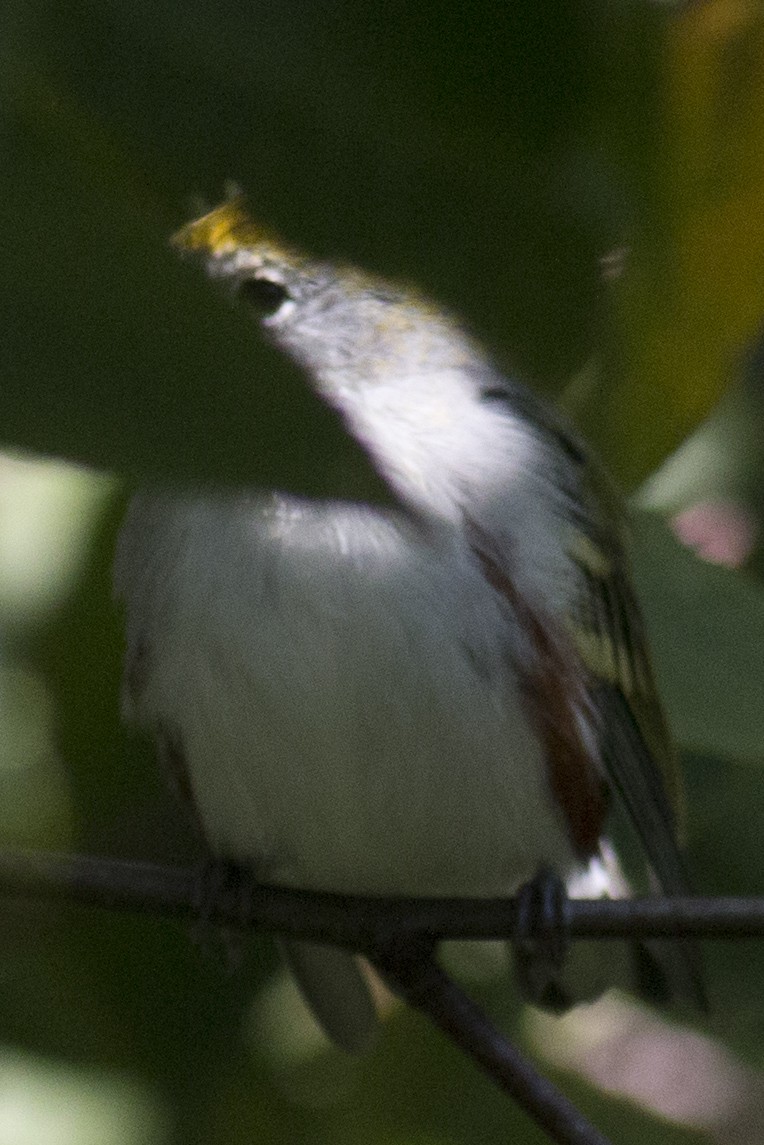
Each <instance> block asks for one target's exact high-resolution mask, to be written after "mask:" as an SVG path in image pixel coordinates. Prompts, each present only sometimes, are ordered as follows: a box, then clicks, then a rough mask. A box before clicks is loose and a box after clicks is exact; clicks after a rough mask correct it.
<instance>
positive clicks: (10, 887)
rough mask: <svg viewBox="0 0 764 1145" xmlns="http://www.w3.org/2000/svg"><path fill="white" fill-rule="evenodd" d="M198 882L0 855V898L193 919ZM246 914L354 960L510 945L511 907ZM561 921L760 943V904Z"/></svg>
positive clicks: (624, 903) (162, 872)
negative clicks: (416, 949) (442, 944)
mask: <svg viewBox="0 0 764 1145" xmlns="http://www.w3.org/2000/svg"><path fill="white" fill-rule="evenodd" d="M199 877H200V872H199V869H198V868H195V867H190V868H189V867H168V866H160V865H157V864H154V863H144V862H135V861H124V860H119V859H102V858H93V857H90V856H81V855H59V854H47V853H46V854H41V853H39V852H14V853H7V852H6V853H3V852H0V896H4V897H14V898H19V897H20V898H27V899H38V900H40V899H42V900H50V899H66V900H67V901H69V902H79V903H82V904H88V905H92V906H100V907H104V908H106V909H110V910H123V911H132V912H137V913H142V914H155V915H164V916H173V917H186V918H189V917H192V916H193V915H194V913H195V911H196V910H197V905H196V904H197V903H198V894H197V890H198V885H199ZM246 913H247V923H248V924H249V925H251V926H254V927H259V928H261V929H263V930H268V931H274V932H275V933H278V934H281V935H284V936H286V937H288V938H298V939H299V938H303V939H307V940H312V941H314V942H329V943H334V944H336V945H338V946H345V947H348V948H350V949H353V950H363V951H375V950H380V949H385V948H386V947H387V946H388V945H389V942H390V939H391V937H392V936H393V935H394V936H395V937H396V939H397V940H399V941H403V940H404V939H408V940H411V941H414V940H416V939H421V938H422V937H423V936H425V937H427V938H429V939H433V940H436V941H441V940H447V939H458V940H463V939H477V940H480V939H499V940H500V939H511V938H512V937H513V934H514V925H515V918H516V911H515V905H514V901H513V899H511V898H508V899H449V898H435V899H432V898H373V897H372V898H369V897H364V896H361V895H335V894H325V893H322V892H317V891H294V890H289V889H286V888H284V887H273V886H265V885H261V884H255V883H253V884H252V885H251V887H248V888H247V912H246ZM565 913H566V916H567V929H568V931H569V934H570V936H571V938H604V939H614V938H673V937H676V938H689V937H695V938H755V937H764V898H732V897H730V898H720V897H700V896H683V897H673V898H637V899H622V900H617V901H616V900H610V899H595V900H589V899H570V900H568V902H567V904H566V908H565ZM212 916H213V921H216V922H220V923H229V924H233V925H237V924H238V925H241V924H242V900H241V894H240V893H237V891H236V887H235V886H232V887H230V888H228V889H227V890H225V891H224V893H222V894H221V896H220V898H219V899H218V900H217V901H216V902H215V904H214V908H213V911H212Z"/></svg>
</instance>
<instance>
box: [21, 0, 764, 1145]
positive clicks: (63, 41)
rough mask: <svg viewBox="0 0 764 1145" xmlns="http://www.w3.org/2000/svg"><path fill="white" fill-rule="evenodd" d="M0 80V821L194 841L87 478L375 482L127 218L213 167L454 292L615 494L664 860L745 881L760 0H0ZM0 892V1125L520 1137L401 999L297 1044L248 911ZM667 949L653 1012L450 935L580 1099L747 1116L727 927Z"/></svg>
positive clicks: (754, 715) (760, 458) (763, 609)
mask: <svg viewBox="0 0 764 1145" xmlns="http://www.w3.org/2000/svg"><path fill="white" fill-rule="evenodd" d="M0 97H1V98H0V234H2V240H1V241H0V252H1V255H0V314H2V318H3V323H2V326H3V332H2V337H0V439H1V440H2V443H4V445H5V448H6V450H7V453H6V454H5V455H4V456H3V457H2V458H1V459H0V637H1V638H2V640H1V643H0V721H1V722H0V832H1V834H0V838H1V839H2V843H3V845H7V846H16V845H19V844H23V845H27V846H33V847H40V848H53V847H71V848H74V849H77V850H83V851H90V852H102V853H109V854H118V855H124V856H141V857H158V858H165V859H169V860H178V861H183V860H185V859H187V858H189V857H191V856H193V855H194V854H196V851H195V844H194V842H193V840H192V839H191V837H190V834H189V832H188V830H187V829H186V827H185V824H184V823H183V820H182V816H181V814H180V813H179V811H178V810H177V809H176V808H175V806H174V804H173V802H172V800H171V798H170V797H169V796H168V795H167V794H166V793H165V791H164V789H163V787H162V783H161V781H160V779H159V777H158V775H157V774H156V769H155V767H154V764H153V760H152V757H151V752H150V750H149V748H148V747H147V746H146V745H145V744H142V743H140V742H138V741H136V740H135V739H134V738H132V737H129V736H128V735H126V733H124V732H123V731H122V730H121V728H120V726H119V721H118V690H119V673H120V666H119V665H120V657H121V624H120V617H119V615H118V613H117V610H116V609H115V607H114V605H113V604H112V601H111V589H110V562H111V552H112V546H113V541H114V534H115V530H116V528H117V524H118V520H119V515H120V513H121V507H122V503H123V499H124V491H123V484H122V483H127V484H130V485H136V484H140V483H141V481H146V480H151V479H157V478H160V479H161V478H164V479H166V480H183V479H185V480H201V479H214V480H218V481H229V482H230V481H240V480H249V481H252V482H260V483H267V484H275V485H278V486H280V487H283V488H293V489H299V490H301V491H305V492H308V493H316V494H320V493H326V492H331V493H333V494H337V495H344V496H353V495H356V496H358V495H364V496H379V495H380V491H379V488H378V486H377V484H376V482H375V479H374V476H373V474H371V473H370V472H369V470H368V468H367V466H366V464H365V462H364V460H363V458H361V457H359V455H358V453H357V452H356V451H355V449H354V448H353V447H352V444H351V443H348V442H347V441H346V440H345V438H344V437H343V436H342V434H341V432H340V431H339V427H338V426H337V424H336V422H335V420H334V419H333V417H332V415H331V414H330V413H329V412H328V411H327V410H325V409H324V408H323V407H321V406H320V405H319V403H318V401H317V399H315V398H314V397H313V396H312V394H311V393H310V391H309V390H308V388H307V387H306V386H305V385H304V384H303V380H302V378H301V377H300V376H299V375H298V374H297V373H296V372H295V371H294V370H292V369H291V368H290V367H289V366H288V365H287V364H286V363H284V362H282V361H281V360H280V359H279V358H278V357H277V356H276V355H275V354H274V353H273V352H272V351H270V350H268V349H267V348H266V347H265V346H264V345H262V344H261V343H260V342H259V341H258V338H257V333H256V331H255V329H254V327H253V326H252V325H250V324H249V323H246V322H242V321H241V315H240V314H239V313H237V312H235V311H233V310H231V309H230V308H229V307H228V306H227V304H226V303H225V301H224V300H223V299H221V298H219V297H218V296H217V294H216V293H215V292H214V291H213V290H211V289H209V288H208V285H207V283H205V282H204V281H203V280H202V277H201V276H200V275H197V274H195V273H192V272H191V271H190V270H189V269H188V268H187V267H185V266H182V265H180V264H178V263H177V261H176V260H175V258H174V257H173V255H172V254H171V252H170V251H169V249H168V246H167V238H168V235H169V233H170V232H171V231H172V229H173V228H174V227H175V226H177V225H178V224H179V223H181V222H183V221H185V220H186V219H187V218H188V217H189V216H190V215H192V214H193V213H194V212H195V210H196V205H195V204H196V202H197V201H198V200H199V199H203V200H206V201H207V202H209V203H210V204H211V203H214V202H215V201H217V200H218V199H219V198H220V197H221V195H222V188H223V185H224V182H225V181H226V180H229V179H234V180H236V181H238V182H239V183H240V184H241V185H242V186H243V187H244V188H245V189H246V190H247V191H248V193H249V195H250V199H251V202H252V204H253V206H254V208H255V210H256V211H257V213H258V214H259V215H260V216H261V217H262V218H263V219H264V220H265V221H267V222H269V223H271V224H272V225H275V226H276V227H277V228H278V229H279V230H281V232H282V233H283V234H284V235H286V236H288V238H289V239H290V240H291V241H293V242H295V243H299V244H302V245H303V246H305V247H306V248H308V249H310V250H313V251H316V252H319V253H322V254H326V255H329V256H332V257H342V258H347V259H350V260H351V261H353V262H356V263H359V264H361V265H363V266H365V267H368V268H371V269H375V270H378V271H381V272H382V273H384V274H387V275H391V276H397V277H402V278H404V279H408V280H412V281H415V282H417V283H419V284H420V285H422V286H423V287H424V288H425V289H426V290H427V291H429V292H430V293H432V294H433V295H434V296H435V297H437V298H439V299H441V300H442V301H444V302H446V303H448V304H449V305H451V306H452V307H453V308H454V309H455V310H456V311H457V312H458V313H460V314H462V315H463V316H464V318H465V320H466V321H467V322H468V323H469V324H470V326H471V327H472V328H473V329H474V331H475V332H476V333H477V334H478V335H479V336H480V337H481V338H483V339H484V340H485V342H486V343H487V345H488V346H489V347H490V349H491V351H492V352H493V353H494V355H495V356H496V358H497V359H498V360H499V361H500V362H502V363H503V364H504V365H506V367H507V368H508V369H512V370H514V371H515V372H517V373H519V374H520V375H521V376H523V377H524V378H526V379H527V380H528V381H529V382H531V383H532V384H534V385H536V386H538V387H540V388H541V389H543V390H545V391H546V392H547V393H549V394H550V395H554V396H557V397H558V398H559V399H560V400H561V401H562V402H563V403H564V404H565V405H566V406H567V408H568V409H569V411H570V412H571V414H572V415H573V416H574V417H575V418H576V419H577V420H578V422H579V424H580V425H581V426H582V428H583V430H584V432H585V433H586V434H587V435H588V436H589V438H590V439H591V440H592V441H593V442H594V443H595V444H596V446H597V448H598V449H599V450H600V452H601V453H602V454H603V455H604V456H605V458H606V460H607V461H608V463H609V464H610V466H611V467H612V469H613V471H614V472H615V474H616V475H617V477H618V478H619V479H620V481H621V482H622V483H623V485H624V488H625V489H627V490H628V491H629V492H632V493H634V494H635V501H636V503H637V504H638V505H639V506H640V510H639V512H638V514H637V517H636V523H635V524H636V527H635V534H636V536H635V569H636V574H637V579H638V586H639V589H640V592H641V595H642V597H643V600H644V605H645V610H646V613H647V618H648V623H649V626H650V630H651V636H652V640H653V644H654V648H655V655H656V666H657V669H658V674H659V677H660V682H661V686H662V688H663V692H664V695H665V697H666V702H667V706H668V709H669V714H670V717H671V720H672V723H673V726H674V728H675V731H676V735H677V738H678V741H679V743H680V745H681V747H682V749H683V753H684V758H685V764H686V774H687V787H688V845H689V851H690V861H691V867H692V869H693V871H694V872H695V875H696V882H697V884H698V887H699V889H702V890H705V891H709V892H719V893H724V892H729V893H733V892H747V893H762V892H764V878H762V873H763V872H762V867H763V863H762V848H761V845H760V838H761V834H760V829H759V822H760V819H761V814H762V812H764V793H763V789H762V771H761V765H762V763H764V588H763V587H762V582H761V578H762V572H763V571H764V557H763V556H762V546H761V542H760V535H761V504H762V490H763V487H764V385H763V384H762V376H763V371H764V349H762V344H761V343H760V336H761V329H762V318H763V317H764V11H763V10H762V8H761V5H760V4H759V3H758V0H756V2H754V0H709V2H707V3H702V2H697V3H688V4H684V5H672V4H670V3H659V2H657V0H656V2H655V3H648V2H646V0H635V2H633V3H628V2H619V3H617V4H614V3H612V0H580V2H573V0H571V2H551V0H514V2H513V3H512V4H511V5H504V6H502V5H497V4H488V3H484V2H483V0H475V2H473V3H472V4H471V5H469V6H465V5H459V4H455V3H447V2H445V0H444V2H436V0H424V2H419V3H417V4H415V5H412V4H406V3H403V2H402V0H387V2H386V3H384V4H383V3H382V2H381V0H374V2H370V0H362V2H360V3H358V2H356V3H350V2H349V0H333V2H332V0H294V2H292V3H290V4H273V3H271V4H266V3H258V2H250V3H246V4H245V3H243V2H239V3H236V2H235V0H218V2H217V3H214V4H210V3H203V2H202V0H186V2H185V3H184V4H183V5H161V4H156V3H148V2H147V0H122V2H119V0H99V2H95V0H94V2H88V0H77V2H73V3H70V4H67V5H56V4H53V3H51V2H50V0H5V2H4V4H3V6H2V8H1V9H0ZM40 457H48V458H55V459H58V460H56V461H52V460H51V461H45V462H43V461H40V460H39V458H40ZM62 459H65V460H66V461H67V462H68V464H64V463H62ZM71 462H78V463H85V464H87V465H88V466H90V467H91V468H87V469H85V468H81V467H80V466H78V465H72V464H71ZM115 475H116V476H115ZM661 518H662V520H661ZM692 550H695V553H693V551H692ZM695 554H699V555H695ZM3 909H4V911H5V925H4V926H3V927H2V928H0V965H1V966H2V973H0V1145H27V1143H29V1145H32V1143H34V1145H54V1143H55V1145H90V1142H93V1143H94V1145H95V1143H98V1145H137V1143H138V1142H141V1143H147V1145H171V1143H172V1145H174V1143H176V1142H177V1143H188V1142H196V1141H199V1142H205V1143H207V1142H209V1143H211V1145H216V1143H218V1142H220V1143H223V1142H225V1143H231V1145H238V1143H239V1142H242V1143H244V1142H251V1141H258V1142H262V1143H267V1142H281V1141H293V1140H297V1141H305V1142H309V1143H313V1142H316V1143H318V1142H322V1141H325V1142H329V1141H331V1142H333V1143H334V1142H344V1141H347V1142H358V1141H363V1142H369V1143H379V1145H382V1143H384V1145H398V1143H403V1142H407V1143H411V1145H419V1143H421V1145H457V1143H458V1145H462V1143H464V1145H467V1143H477V1142H490V1141H498V1140H506V1139H508V1138H509V1139H512V1137H513V1135H516V1136H517V1139H519V1140H523V1141H526V1140H527V1141H533V1140H541V1139H542V1138H541V1136H540V1135H539V1134H537V1133H536V1132H535V1131H534V1130H533V1129H530V1128H529V1127H528V1125H527V1122H526V1121H525V1120H524V1119H523V1118H522V1117H521V1116H520V1115H519V1114H517V1113H516V1112H515V1111H514V1109H513V1108H512V1106H511V1105H510V1104H509V1103H508V1102H507V1101H506V1100H505V1099H504V1098H503V1097H501V1096H500V1095H498V1094H497V1093H495V1092H493V1090H492V1089H491V1088H490V1087H489V1086H488V1085H487V1084H486V1083H485V1082H484V1081H483V1080H482V1078H480V1077H479V1076H478V1075H477V1074H476V1072H475V1071H474V1070H473V1069H472V1067H471V1066H469V1065H468V1064H467V1063H465V1062H464V1061H462V1060H461V1059H460V1058H459V1056H458V1055H457V1054H456V1053H455V1052H454V1051H452V1050H451V1049H450V1048H449V1047H448V1046H446V1045H444V1044H443V1042H442V1041H441V1040H440V1038H439V1037H438V1036H437V1035H436V1034H434V1033H433V1032H431V1031H430V1030H429V1029H427V1028H426V1027H425V1026H424V1024H423V1023H422V1022H420V1021H419V1020H418V1019H417V1018H416V1017H414V1016H412V1015H409V1014H406V1013H404V1012H403V1011H402V1010H401V1009H400V1007H396V1006H392V1005H388V1007H387V1010H388V1020H387V1021H386V1023H385V1029H384V1033H383V1037H382V1040H381V1044H380V1046H379V1049H378V1050H377V1052H376V1053H375V1054H374V1055H373V1056H372V1057H370V1058H369V1059H367V1060H364V1061H361V1062H349V1061H346V1060H345V1059H343V1058H342V1057H340V1055H339V1054H337V1053H335V1052H334V1051H332V1050H330V1049H329V1048H327V1047H326V1046H325V1045H324V1044H323V1043H322V1042H320V1041H319V1040H318V1039H317V1036H316V1035H315V1033H314V1032H313V1030H312V1027H311V1025H310V1023H309V1022H308V1021H307V1020H306V1019H305V1016H304V1014H303V1013H302V1011H301V1010H300V1007H299V1004H298V1002H297V1001H296V999H295V997H294V995H293V993H292V992H291V991H290V987H289V985H288V983H286V982H285V981H284V979H283V976H282V975H281V971H280V969H279V966H278V962H277V959H276V958H275V955H274V952H273V949H272V946H271V943H270V942H269V941H268V940H267V939H265V938H263V939H262V940H257V941H255V942H253V943H252V950H251V952H250V956H249V958H248V960H247V965H246V967H245V968H244V970H242V972H241V973H239V974H236V975H233V976H231V975H227V974H226V973H225V971H224V969H223V964H222V959H221V958H220V957H218V954H217V953H216V952H214V951H213V952H210V951H205V950H199V949H198V948H196V947H194V946H193V945H192V944H191V942H190V938H189V935H188V933H187V932H186V930H185V929H184V928H182V927H175V926H172V925H171V924H169V923H164V922H153V921H150V920H146V919H133V918H129V917H125V918H113V917H110V916H106V915H103V914H99V913H97V912H87V911H83V910H69V909H67V908H65V907H64V906H61V907H60V908H57V909H56V910H51V909H50V908H49V907H46V908H45V909H42V908H39V907H36V906H30V905H28V904H14V905H8V904H5V905H4V907H3ZM707 953H708V974H709V992H710V994H711V998H712V1003H713V1010H712V1013H711V1015H710V1017H709V1019H708V1020H707V1021H706V1022H705V1023H704V1025H703V1028H702V1029H699V1028H697V1027H696V1029H695V1030H694V1031H691V1030H690V1029H689V1027H674V1028H672V1027H669V1026H668V1025H666V1024H663V1023H661V1021H659V1020H658V1019H657V1018H653V1017H652V1016H650V1015H646V1014H645V1013H643V1012H640V1011H636V1010H634V1009H632V1010H629V1009H628V1007H626V1004H625V1003H619V1004H616V1003H613V1004H612V1005H611V1007H610V1009H608V1008H607V1004H606V1006H605V1008H600V1009H599V1010H597V1011H596V1012H594V1013H591V1014H590V1015H589V1016H588V1017H586V1016H583V1017H582V1016H581V1015H580V1014H579V1016H578V1018H574V1019H573V1020H572V1023H571V1022H568V1023H567V1024H566V1025H564V1026H554V1025H553V1026H552V1027H549V1026H548V1025H547V1024H545V1023H543V1022H540V1021H539V1020H537V1018H535V1017H533V1016H532V1015H529V1014H528V1013H526V1012H523V1011H522V1010H521V1009H520V1008H519V1006H518V1004H517V1002H516V1000H515V999H514V998H513V997H512V995H511V988H510V986H509V985H508V978H507V976H506V975H505V974H504V972H503V970H501V968H499V967H498V966H497V963H496V960H495V958H494V957H493V953H492V952H491V951H484V952H483V954H482V956H481V957H480V958H479V959H477V960H473V962H474V963H475V964H474V965H473V968H472V971H471V979H468V981H470V983H471V988H472V989H473V990H474V991H475V993H476V994H477V995H478V996H479V997H481V998H482V999H483V1000H484V1001H485V1002H486V1004H487V1005H488V1006H489V1008H490V1010H491V1012H492V1013H493V1014H494V1015H496V1016H497V1018H498V1019H499V1020H501V1021H502V1022H503V1023H504V1024H505V1025H506V1027H507V1028H508V1029H510V1030H511V1031H512V1032H513V1033H514V1034H515V1035H516V1036H517V1037H519V1038H521V1039H522V1040H523V1041H524V1043H525V1044H526V1045H527V1046H528V1047H529V1049H530V1050H531V1052H533V1053H535V1054H537V1055H538V1057H539V1060H540V1061H541V1062H542V1063H544V1065H545V1068H550V1069H551V1070H552V1071H553V1072H554V1073H555V1076H557V1077H558V1078H559V1079H560V1081H561V1082H562V1083H563V1084H564V1085H565V1086H566V1088H567V1089H568V1091H569V1092H570V1093H571V1094H572V1095H573V1096H574V1098H575V1099H577V1100H579V1101H580V1103H581V1105H582V1106H583V1107H584V1108H585V1109H586V1110H587V1112H588V1113H589V1114H590V1115H591V1116H592V1117H594V1118H595V1119H596V1120H597V1122H598V1124H599V1125H601V1127H602V1128H603V1129H604V1130H605V1131H607V1132H609V1133H611V1134H612V1135H613V1137H614V1138H615V1139H616V1140H618V1141H619V1142H631V1141H634V1142H637V1141H640V1142H643V1141H651V1140H655V1141H674V1140H676V1141H680V1140H685V1139H686V1140H690V1139H693V1138H697V1135H698V1133H703V1134H705V1136H706V1137H707V1138H710V1139H716V1140H720V1141H725V1142H726V1141H732V1140H734V1141H739V1142H743V1141H751V1142H754V1141H760V1140H762V1139H764V1115H762V1113H761V1110H762V1109H764V1098H763V1097H762V1094H764V1088H763V1086H764V1082H763V1075H762V1072H761V1071H762V1067H763V1066H764V1060H763V1059H764V991H762V989H761V982H762V975H763V974H764V947H762V945H761V944H754V943H742V942H741V943H735V944H726V945H724V946H721V945H717V946H711V945H710V944H709V946H708V952H707ZM475 965H476V966H477V969H478V970H479V971H480V974H479V975H477V970H476V969H475ZM619 1006H620V1008H619ZM618 1063H621V1065H622V1067H623V1068H622V1069H621V1074H620V1075H618V1069H617V1068H616V1067H617V1065H618ZM606 1066H607V1068H605V1067H606ZM608 1071H609V1072H608ZM585 1079H588V1080H585ZM605 1089H610V1090H611V1091H618V1092H621V1093H623V1092H624V1091H627V1092H629V1093H630V1094H631V1096H632V1098H634V1099H635V1100H636V1099H641V1100H642V1103H643V1105H647V1106H651V1107H653V1108H654V1109H655V1108H657V1109H658V1111H659V1112H661V1113H662V1119H656V1118H654V1117H653V1116H652V1115H651V1114H650V1113H649V1112H646V1111H640V1112H638V1113H637V1112H635V1107H633V1106H632V1105H630V1104H627V1102H626V1100H625V1099H623V1098H618V1097H613V1096H610V1097H608V1096H606V1095H605V1093H604V1090H605Z"/></svg>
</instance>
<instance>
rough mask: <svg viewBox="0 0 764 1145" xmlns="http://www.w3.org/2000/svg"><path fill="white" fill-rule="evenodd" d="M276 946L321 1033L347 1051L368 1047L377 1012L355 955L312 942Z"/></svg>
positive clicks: (372, 1038) (283, 943)
mask: <svg viewBox="0 0 764 1145" xmlns="http://www.w3.org/2000/svg"><path fill="white" fill-rule="evenodd" d="M280 946H281V949H282V953H283V955H284V958H285V959H286V962H287V965H288V966H289V969H290V970H291V971H292V973H293V974H294V976H295V978H296V980H297V985H298V986H299V988H300V993H301V994H302V996H303V998H304V999H305V1001H306V1002H307V1004H308V1006H309V1008H310V1010H311V1012H312V1014H313V1016H314V1017H315V1018H316V1020H317V1022H318V1024H319V1025H320V1026H321V1028H322V1029H323V1031H324V1033H325V1034H326V1035H327V1036H328V1037H329V1038H330V1039H331V1040H332V1041H333V1042H334V1043H335V1044H336V1045H338V1046H339V1047H340V1048H341V1049H343V1050H345V1051H346V1052H347V1053H350V1054H361V1053H364V1052H365V1051H366V1050H368V1049H369V1048H370V1046H371V1045H372V1043H373V1041H374V1038H375V1036H376V1032H377V1013H376V1010H375V1008H374V1002H373V1000H372V997H371V993H370V991H369V987H368V985H367V983H366V979H365V978H364V976H363V972H362V971H361V968H360V966H359V964H358V960H357V958H355V956H354V955H352V954H349V953H348V952H347V951H346V950H339V949H337V948H336V947H334V946H321V945H319V944H318V943H312V942H281V943H280Z"/></svg>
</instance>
